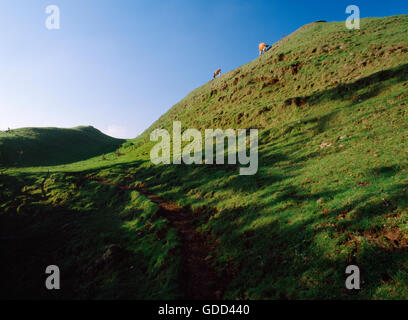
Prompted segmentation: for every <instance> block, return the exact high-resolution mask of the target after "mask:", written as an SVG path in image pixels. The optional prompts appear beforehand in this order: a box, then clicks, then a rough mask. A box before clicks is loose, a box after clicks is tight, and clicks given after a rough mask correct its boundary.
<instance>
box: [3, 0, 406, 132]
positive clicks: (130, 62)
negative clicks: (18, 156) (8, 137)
mask: <svg viewBox="0 0 408 320" xmlns="http://www.w3.org/2000/svg"><path fill="white" fill-rule="evenodd" d="M350 4H355V5H358V6H359V7H360V10H361V16H362V17H373V16H377V17H379V16H389V15H395V14H407V13H408V1H407V0H400V1H397V0H389V1H384V2H383V1H372V0H370V1H368V0H367V1H354V0H353V1H352V0H347V1H343V0H336V1H327V0H326V1H275V0H265V1H261V0H259V1H258V0H247V1H239V0H155V1H153V0H143V1H142V0H47V1H45V0H2V1H1V2H0V40H1V45H0V130H4V129H6V128H8V127H10V128H18V127H27V126H58V127H74V126H78V125H93V126H94V127H96V128H98V129H100V130H102V131H104V132H106V133H108V134H111V135H113V136H117V137H124V138H133V137H135V136H136V135H138V134H140V133H141V132H142V131H143V130H144V129H146V128H147V127H148V126H149V125H150V124H151V123H152V122H154V121H155V120H156V119H157V118H158V117H159V116H160V115H162V114H163V113H164V112H165V111H167V110H168V109H169V108H170V107H171V106H172V105H173V104H175V103H176V102H178V101H179V100H181V99H182V98H183V97H184V96H185V95H186V94H188V93H189V92H190V91H191V90H193V89H194V88H197V87H198V86H200V85H202V84H204V83H205V82H206V81H208V80H209V79H211V76H212V72H213V71H214V70H216V69H217V68H218V67H221V68H222V69H223V72H226V71H229V70H232V69H235V68H236V67H238V66H240V65H242V64H244V63H247V62H249V61H251V60H253V59H255V58H256V57H257V54H258V51H257V45H258V43H259V42H261V41H264V42H267V43H271V44H272V43H274V42H276V41H278V40H279V39H281V38H282V36H283V35H288V34H290V33H291V32H293V31H295V30H296V29H297V28H299V27H300V26H302V25H304V24H306V23H309V22H312V21H315V20H327V21H341V20H345V19H346V17H347V15H346V14H345V8H346V7H347V6H348V5H350ZM48 5H58V6H59V8H60V11H61V29H60V30H52V31H50V30H48V29H46V28H45V20H46V17H47V15H46V13H45V8H46V7H47V6H48Z"/></svg>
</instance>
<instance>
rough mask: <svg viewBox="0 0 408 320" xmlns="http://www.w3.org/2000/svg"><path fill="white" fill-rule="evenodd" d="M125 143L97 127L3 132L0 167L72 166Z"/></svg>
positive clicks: (0, 137) (0, 136)
mask: <svg viewBox="0 0 408 320" xmlns="http://www.w3.org/2000/svg"><path fill="white" fill-rule="evenodd" d="M123 142H125V140H121V139H115V138H112V137H109V136H107V135H105V134H103V133H102V132H100V131H99V130H97V129H95V128H93V127H77V128H72V129H60V128H22V129H15V130H10V131H4V132H0V165H2V166H38V165H56V164H63V163H71V162H76V161H80V160H85V159H89V158H91V157H94V156H97V155H101V154H103V153H109V152H112V151H114V150H116V149H117V148H118V147H119V146H120V145H121V144H122V143H123Z"/></svg>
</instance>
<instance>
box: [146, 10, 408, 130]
mask: <svg viewBox="0 0 408 320" xmlns="http://www.w3.org/2000/svg"><path fill="white" fill-rule="evenodd" d="M407 21H408V17H407V16H406V15H401V16H394V17H389V18H369V19H362V21H361V30H348V29H346V27H345V24H344V22H335V23H324V22H316V23H311V24H309V25H306V26H304V27H302V28H300V29H299V30H297V31H296V32H294V33H293V34H291V35H290V36H288V37H286V38H284V39H283V40H282V41H280V42H278V43H277V44H275V45H273V47H272V49H271V50H269V51H268V52H267V53H266V54H265V55H264V56H262V57H261V58H257V59H256V60H254V61H253V62H250V63H248V64H246V65H244V66H242V67H240V68H238V69H236V70H234V71H231V72H229V73H227V74H224V75H222V76H221V77H220V78H218V79H216V80H213V81H210V82H208V83H207V84H205V85H204V86H202V87H200V88H198V89H197V90H195V91H193V92H191V93H190V94H189V95H188V96H187V97H186V98H185V99H183V100H182V101H180V102H179V103H178V104H176V105H175V106H174V107H173V108H171V109H170V110H169V111H168V112H167V113H166V114H165V115H163V116H162V117H161V118H160V119H159V120H158V121H157V122H156V123H155V124H154V125H153V126H152V128H150V129H149V130H148V131H147V133H148V132H150V131H151V130H152V129H154V128H159V127H160V128H169V127H171V123H172V121H173V120H180V121H182V124H183V127H186V128H187V127H193V128H214V127H221V128H230V127H231V128H250V127H257V128H262V129H266V128H282V127H284V125H283V124H284V123H288V122H290V121H293V120H298V119H300V118H304V117H307V116H308V115H309V114H314V115H317V114H319V113H322V112H323V113H327V111H328V110H334V109H337V108H341V107H344V106H347V105H350V104H353V105H357V104H358V103H363V102H366V101H367V100H369V99H370V98H374V97H375V96H378V95H381V94H385V93H386V90H387V88H388V87H389V86H390V84H395V83H396V82H404V80H406V76H407V68H408V66H407V65H406V64H407V62H408V59H407V56H408V39H407V32H408V22H407ZM255 49H256V46H255Z"/></svg>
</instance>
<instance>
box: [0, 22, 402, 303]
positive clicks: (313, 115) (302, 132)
mask: <svg viewBox="0 0 408 320" xmlns="http://www.w3.org/2000/svg"><path fill="white" fill-rule="evenodd" d="M407 32H408V16H406V15H402V16H395V17H388V18H371V19H363V20H362V21H361V30H353V31H351V30H347V29H346V28H345V25H344V22H339V23H313V24H310V25H307V26H305V27H302V28H301V29H299V30H298V31H296V32H295V33H293V34H292V35H290V36H289V37H287V38H285V39H284V40H282V41H280V42H279V43H277V44H275V45H274V46H273V48H272V49H271V50H270V51H269V52H268V53H267V54H266V55H264V56H262V57H261V58H257V59H256V60H254V61H252V62H250V63H248V64H247V65H244V66H242V67H240V68H238V69H236V70H234V71H232V72H230V73H228V74H225V75H223V76H221V77H220V78H218V79H216V80H213V81H210V82H209V83H207V84H205V85H204V86H202V87H200V88H198V89H197V90H195V91H193V92H192V93H190V94H189V95H188V96H187V97H186V98H185V99H183V100H182V101H181V102H180V103H178V104H177V105H175V106H174V107H173V108H171V109H170V110H169V111H168V112H167V113H166V114H165V115H163V116H162V117H161V118H160V119H159V120H158V121H157V122H156V123H155V124H154V125H153V126H152V127H151V128H149V129H148V130H147V131H146V132H145V133H144V134H143V135H142V136H140V137H139V138H137V139H135V141H134V146H132V147H128V148H122V149H121V151H120V152H121V153H123V154H124V155H122V156H120V157H117V156H115V154H109V155H106V159H105V160H103V159H101V157H96V158H93V159H90V160H87V161H82V162H78V163H73V164H69V165H66V166H55V167H47V168H24V169H21V168H20V169H17V168H15V169H10V170H8V171H5V172H3V174H2V175H0V178H1V179H0V183H1V188H0V190H1V193H0V196H1V198H0V199H1V204H2V205H1V207H0V210H2V212H3V213H2V214H1V215H0V218H1V219H2V220H1V221H0V222H1V223H0V226H1V227H0V231H1V232H2V234H1V235H0V236H1V237H2V238H4V239H6V240H7V242H3V243H4V245H3V247H2V248H1V252H2V253H3V254H4V258H2V259H1V263H2V266H3V268H4V266H5V265H8V263H12V265H13V266H15V268H14V269H12V270H13V271H9V273H8V275H9V278H10V279H13V277H21V279H22V280H21V281H20V282H19V284H20V286H19V287H18V289H13V290H14V291H13V293H14V295H15V296H18V295H19V294H20V295H21V294H22V292H24V290H23V289H24V286H26V287H27V288H29V289H30V290H27V291H25V292H30V293H31V296H32V295H33V294H34V293H35V292H36V291H35V290H38V289H36V288H37V287H36V284H35V283H29V284H27V282H25V281H24V279H26V278H27V279H32V277H34V276H35V275H36V274H37V273H33V274H30V272H31V271H30V269H29V268H27V265H35V266H37V268H40V267H39V266H42V265H44V264H45V263H47V261H48V260H50V259H49V258H50V257H55V259H54V260H53V261H57V263H59V264H61V265H64V268H69V269H68V270H69V274H71V275H80V274H85V277H84V278H81V282H76V281H75V280H69V281H68V283H69V285H71V286H72V292H82V296H85V297H101V296H104V294H105V292H108V293H107V294H106V295H105V296H109V297H115V296H123V293H125V294H127V293H129V295H130V293H133V295H132V297H138V298H144V297H145V298H149V297H154V298H167V297H178V296H183V291H182V288H183V281H185V279H186V277H185V276H184V275H183V272H182V270H183V261H182V260H181V257H180V243H181V242H182V238H181V237H180V235H179V234H177V232H176V230H175V229H174V228H172V227H171V224H169V223H168V221H167V222H166V220H167V219H166V217H163V216H161V215H157V214H155V212H157V210H158V209H157V207H156V206H155V204H154V203H152V202H151V201H150V199H148V198H146V197H144V196H143V195H141V194H138V193H137V192H134V193H133V194H130V190H131V187H132V188H133V187H137V186H140V185H143V186H144V188H145V189H147V190H149V192H151V193H154V194H158V195H160V196H162V197H163V198H165V199H166V200H167V201H171V202H176V203H178V204H179V205H181V206H188V207H191V209H192V211H193V212H194V215H193V218H192V219H193V220H194V226H195V227H196V228H197V230H199V231H200V232H202V234H205V235H207V236H208V239H211V240H209V241H210V242H211V246H210V247H211V248H212V251H211V252H210V253H209V255H208V260H207V261H209V263H210V264H211V266H212V267H213V268H214V269H215V270H216V271H217V272H218V274H219V276H220V278H222V279H223V280H224V281H225V287H224V290H223V291H222V297H223V298H228V299H248V298H249V299H287V298H289V299H296V298H322V299H328V298H339V299H367V298H369V299H394V298H405V299H406V298H408V289H407V288H408V222H407V221H408V201H407V199H408V147H407V144H406V141H407V138H408V109H407V106H408V72H407V71H408V70H407V69H408V67H407V65H408V38H407V37H406V35H407ZM174 120H179V121H181V122H182V125H183V128H188V127H193V128H199V129H206V128H223V129H226V128H259V129H260V139H259V149H260V150H259V157H260V160H259V171H258V173H257V174H256V175H254V176H240V175H239V170H238V167H239V166H229V165H213V166H207V165H191V166H187V165H162V166H155V165H153V164H152V163H151V162H150V159H149V152H150V149H151V147H152V145H153V143H151V142H149V133H150V132H151V131H152V130H153V129H155V128H162V127H164V128H167V129H170V128H171V126H172V122H173V121H174ZM48 170H50V171H51V172H52V176H50V177H47V172H48ZM97 181H105V183H107V182H109V183H111V184H108V185H101V184H100V183H99V184H98V183H97ZM114 184H116V185H122V186H126V188H125V189H124V190H123V189H122V191H123V192H122V193H119V194H117V192H118V189H115V190H116V192H113V191H110V190H108V189H109V188H110V187H109V188H108V186H112V187H113V185H114ZM115 195H116V196H115ZM61 211H62V212H64V214H65V215H66V217H67V219H71V221H67V222H66V223H67V224H66V225H65V223H64V226H65V227H64V226H63V225H62V224H61V223H59V221H57V218H56V217H57V215H59V214H60V212H61ZM47 214H48V218H47V219H46V217H47ZM52 219H55V220H52ZM78 224H79V225H81V226H82V229H80V230H77V231H75V230H76V227H75V226H76V225H78ZM10 226H14V228H11V227H10ZM57 227H58V228H62V229H61V232H60V233H58V232H55V236H57V235H59V234H64V236H63V237H61V238H60V239H59V242H58V244H59V245H58V246H55V248H50V251H51V252H52V253H53V254H52V255H49V254H47V252H46V251H44V250H43V246H42V244H43V243H44V242H45V241H46V239H48V237H49V236H48V235H47V231H48V230H51V229H52V230H59V229H56V228H57ZM64 228H65V229H64ZM13 230H20V231H21V232H22V234H20V233H17V232H14V231H13ZM87 230H91V232H90V233H88V231H87ZM96 230H103V231H102V232H96ZM62 232H64V233H62ZM111 244H119V245H120V247H121V248H122V250H124V253H125V256H126V257H127V258H126V259H124V260H121V262H118V261H116V262H115V260H109V263H108V264H106V265H104V266H103V268H101V269H98V268H96V269H93V267H92V266H95V265H98V261H99V259H102V258H103V256H104V255H105V254H104V250H106V249H105V247H104V246H106V245H111ZM95 248H97V250H95ZM29 253H31V254H29ZM105 253H106V252H105ZM57 258H58V259H59V260H58V259H57ZM132 259H137V260H138V261H139V265H140V268H139V269H138V268H136V269H135V268H134V266H135V264H134V263H135V260H132ZM19 261H25V263H18V262H19ZM350 264H356V265H358V266H359V267H360V268H361V271H362V275H361V276H362V289H361V290H360V291H358V292H350V291H348V290H346V289H345V285H344V282H345V277H346V276H345V269H346V266H348V265H350ZM132 266H133V268H132ZM88 268H91V269H90V270H94V271H92V272H94V273H93V274H92V275H93V277H91V278H90V277H87V273H86V272H87V270H88ZM10 270H11V269H10ZM145 275H146V276H145ZM24 277H26V278H24ZM73 278H75V279H78V278H77V277H74V276H73ZM91 279H95V280H91ZM127 279H133V280H135V279H138V280H139V282H140V283H143V284H144V285H143V286H138V285H136V282H137V281H136V280H135V282H126V280H127ZM174 279H176V280H174ZM177 279H178V280H177ZM126 283H127V285H126ZM175 283H176V285H175ZM13 285H14V282H13V281H12V280H10V283H9V284H8V286H6V288H10V287H11V288H16V287H15V286H13ZM123 286H126V288H124V287H123ZM84 287H85V289H84V290H82V289H83V288H84ZM107 288H109V290H107ZM87 290H88V291H87ZM4 295H6V293H4ZM67 295H68V294H67Z"/></svg>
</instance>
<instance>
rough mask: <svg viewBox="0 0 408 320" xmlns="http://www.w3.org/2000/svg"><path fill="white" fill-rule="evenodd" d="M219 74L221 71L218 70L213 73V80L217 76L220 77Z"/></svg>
mask: <svg viewBox="0 0 408 320" xmlns="http://www.w3.org/2000/svg"><path fill="white" fill-rule="evenodd" d="M220 74H221V69H218V70H217V71H215V72H214V78H213V79H215V78H217V76H218V75H220Z"/></svg>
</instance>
